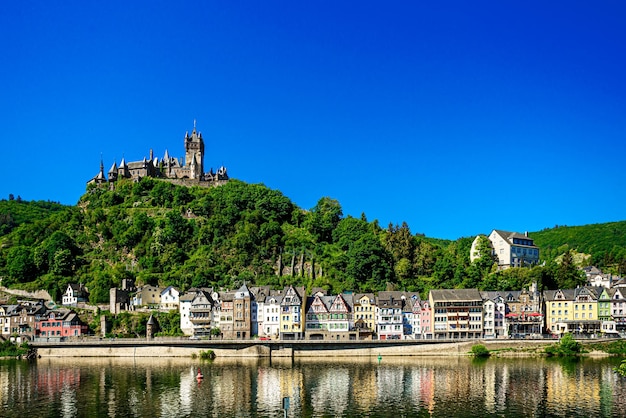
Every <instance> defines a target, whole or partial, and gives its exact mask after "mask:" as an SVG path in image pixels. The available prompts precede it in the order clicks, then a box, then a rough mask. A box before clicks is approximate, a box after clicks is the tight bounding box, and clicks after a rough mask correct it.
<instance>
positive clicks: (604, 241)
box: [532, 221, 626, 266]
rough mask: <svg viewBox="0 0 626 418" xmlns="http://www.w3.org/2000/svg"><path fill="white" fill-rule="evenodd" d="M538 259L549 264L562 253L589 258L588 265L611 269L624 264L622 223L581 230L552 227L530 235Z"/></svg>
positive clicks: (624, 226)
mask: <svg viewBox="0 0 626 418" xmlns="http://www.w3.org/2000/svg"><path fill="white" fill-rule="evenodd" d="M532 238H533V239H534V240H535V244H536V245H538V246H539V247H540V248H541V254H542V258H544V259H546V260H551V259H554V258H556V257H558V256H559V255H561V254H563V253H564V252H565V251H567V250H568V249H569V250H574V251H576V252H580V253H585V254H589V255H591V256H592V260H591V263H593V264H595V265H602V266H611V265H615V264H619V263H620V262H624V261H626V221H620V222H608V223H603V224H593V225H582V226H558V225H557V226H555V227H554V228H551V229H544V230H543V231H539V232H533V233H532Z"/></svg>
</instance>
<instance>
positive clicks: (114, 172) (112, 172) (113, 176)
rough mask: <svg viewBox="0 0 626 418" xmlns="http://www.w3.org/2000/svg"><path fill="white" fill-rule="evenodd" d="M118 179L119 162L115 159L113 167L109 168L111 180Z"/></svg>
mask: <svg viewBox="0 0 626 418" xmlns="http://www.w3.org/2000/svg"><path fill="white" fill-rule="evenodd" d="M116 180H117V164H116V163H115V161H113V165H112V166H111V169H110V170H109V181H110V182H114V181H116Z"/></svg>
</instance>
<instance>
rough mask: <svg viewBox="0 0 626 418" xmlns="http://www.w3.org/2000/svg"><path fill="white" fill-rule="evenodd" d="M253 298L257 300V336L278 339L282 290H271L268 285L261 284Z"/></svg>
mask: <svg viewBox="0 0 626 418" xmlns="http://www.w3.org/2000/svg"><path fill="white" fill-rule="evenodd" d="M255 299H256V301H257V329H258V336H259V337H261V338H270V339H272V338H273V339H278V338H279V334H280V331H279V329H280V302H281V301H282V290H271V289H270V288H269V286H263V287H261V288H259V289H258V291H257V293H256V296H255Z"/></svg>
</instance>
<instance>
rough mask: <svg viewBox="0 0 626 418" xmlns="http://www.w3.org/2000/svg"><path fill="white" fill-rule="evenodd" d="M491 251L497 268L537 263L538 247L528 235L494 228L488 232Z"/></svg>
mask: <svg viewBox="0 0 626 418" xmlns="http://www.w3.org/2000/svg"><path fill="white" fill-rule="evenodd" d="M489 241H491V246H492V247H493V253H494V255H495V256H496V257H497V258H498V269H500V270H502V269H506V268H509V267H523V266H528V265H536V264H538V263H539V247H537V246H536V245H535V243H534V241H533V240H532V239H531V238H530V237H529V236H528V232H525V233H524V234H520V233H517V232H507V231H501V230H498V229H494V230H493V231H491V233H490V234H489Z"/></svg>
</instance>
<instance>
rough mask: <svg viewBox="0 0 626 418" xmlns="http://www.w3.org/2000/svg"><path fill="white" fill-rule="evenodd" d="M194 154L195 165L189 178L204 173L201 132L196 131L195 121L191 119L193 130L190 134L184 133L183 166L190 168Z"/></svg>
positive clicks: (200, 175) (198, 176)
mask: <svg viewBox="0 0 626 418" xmlns="http://www.w3.org/2000/svg"><path fill="white" fill-rule="evenodd" d="M194 156H195V159H196V161H195V166H194V167H193V172H192V173H190V177H191V178H200V177H202V174H204V140H203V139H202V133H198V132H197V131H196V121H195V120H194V121H193V131H191V136H190V135H189V133H188V132H187V133H185V166H186V168H192V167H191V165H192V162H193V157H194Z"/></svg>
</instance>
